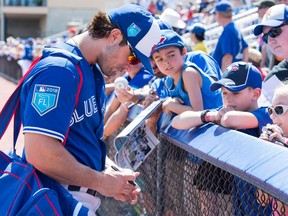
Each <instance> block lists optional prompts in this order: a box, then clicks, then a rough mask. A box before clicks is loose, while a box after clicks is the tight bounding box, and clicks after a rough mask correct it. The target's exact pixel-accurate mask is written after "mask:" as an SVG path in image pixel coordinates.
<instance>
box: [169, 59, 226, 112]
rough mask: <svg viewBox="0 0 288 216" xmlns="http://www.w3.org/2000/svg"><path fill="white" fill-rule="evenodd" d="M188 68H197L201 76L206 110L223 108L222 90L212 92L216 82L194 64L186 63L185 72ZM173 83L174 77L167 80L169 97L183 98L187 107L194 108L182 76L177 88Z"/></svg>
mask: <svg viewBox="0 0 288 216" xmlns="http://www.w3.org/2000/svg"><path fill="white" fill-rule="evenodd" d="M187 67H193V68H195V69H196V70H197V71H198V72H199V74H200V75H201V78H202V87H201V94H202V101H203V107H204V109H212V108H216V107H219V106H221V105H222V95H221V90H220V89H218V90H217V91H215V92H212V91H210V85H211V84H212V83H213V82H214V80H213V79H212V78H211V77H210V76H208V75H207V74H205V73H203V72H202V70H201V69H200V68H199V67H198V66H197V65H195V64H194V63H191V62H186V63H185V65H184V66H183V69H184V70H185V69H186V68H187ZM173 83H174V80H173V78H172V77H167V78H166V79H165V86H166V88H167V89H168V95H169V97H178V98H181V99H182V100H183V102H184V104H185V105H187V106H192V107H193V104H190V99H189V95H188V93H187V92H186V91H185V90H184V86H183V77H182V74H181V76H180V79H179V81H178V83H177V85H176V86H175V87H174V86H173Z"/></svg>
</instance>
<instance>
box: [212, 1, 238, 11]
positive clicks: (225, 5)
mask: <svg viewBox="0 0 288 216" xmlns="http://www.w3.org/2000/svg"><path fill="white" fill-rule="evenodd" d="M216 11H217V12H232V11H233V6H232V4H231V2H229V1H220V2H218V3H217V4H216V6H215V7H214V8H213V9H212V10H211V11H210V14H213V13H215V12H216Z"/></svg>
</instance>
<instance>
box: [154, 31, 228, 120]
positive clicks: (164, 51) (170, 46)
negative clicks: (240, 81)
mask: <svg viewBox="0 0 288 216" xmlns="http://www.w3.org/2000/svg"><path fill="white" fill-rule="evenodd" d="M161 35H162V37H161V40H160V42H159V43H158V44H157V46H156V47H155V48H154V50H153V51H152V53H151V54H152V59H153V60H154V61H155V63H156V65H157V67H158V69H159V70H160V71H161V73H163V74H165V75H166V76H167V77H166V78H165V80H163V81H164V83H165V87H166V91H167V97H168V98H167V99H166V101H165V102H164V103H163V111H164V113H176V114H180V113H182V112H184V111H188V110H194V111H199V110H203V109H212V108H216V107H218V106H220V105H221V104H222V101H221V92H220V91H219V90H216V91H214V92H211V91H210V89H209V87H210V85H211V84H212V83H213V82H214V80H213V79H212V78H211V77H210V76H209V75H207V74H206V73H204V72H203V71H202V70H201V69H200V68H199V67H198V66H197V65H196V64H194V63H192V62H189V61H185V59H186V54H187V49H186V47H185V45H184V43H183V41H182V39H181V37H180V36H179V35H178V34H177V33H176V32H174V31H172V30H161ZM159 97H161V96H160V95H159Z"/></svg>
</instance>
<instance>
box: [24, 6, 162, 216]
mask: <svg viewBox="0 0 288 216" xmlns="http://www.w3.org/2000/svg"><path fill="white" fill-rule="evenodd" d="M160 36H161V35H160V29H159V26H158V24H157V22H156V20H155V19H154V18H153V16H152V14H151V13H149V12H148V11H146V10H145V9H143V8H142V7H140V6H138V5H134V4H128V5H124V6H122V7H119V8H117V9H115V10H112V11H111V12H110V13H109V14H106V13H103V12H99V13H98V14H97V15H95V16H94V17H93V19H92V20H91V22H90V24H89V26H88V28H87V31H85V32H83V33H81V34H79V35H76V36H74V37H73V38H71V39H70V40H68V41H66V42H64V43H59V44H57V45H56V46H55V47H47V48H45V49H44V51H43V55H42V58H41V59H40V61H39V62H38V63H37V64H36V65H35V67H34V68H33V69H32V70H31V72H30V73H29V74H28V76H27V77H26V79H25V80H24V84H23V87H22V90H21V101H20V103H21V110H20V113H21V120H22V123H23V132H24V137H25V143H24V146H25V158H26V159H27V161H28V162H29V163H31V164H32V165H33V166H34V167H35V168H36V169H37V170H39V171H40V172H41V180H42V182H43V184H44V186H45V187H49V188H53V189H55V190H57V188H58V187H59V185H60V184H61V185H62V186H63V187H64V188H65V189H67V191H68V192H69V193H70V195H71V196H72V195H73V198H75V199H76V200H78V201H79V205H77V206H71V205H67V203H66V205H65V204H62V205H61V206H62V207H63V209H62V210H63V214H64V215H78V211H79V209H80V207H81V206H84V207H86V208H89V213H88V214H89V215H93V214H95V211H96V210H97V208H98V207H99V205H100V199H99V197H98V196H97V194H98V193H100V194H102V195H104V196H108V197H113V198H115V199H117V200H121V201H124V202H125V201H130V203H131V204H135V203H137V195H139V193H140V189H138V188H137V187H135V186H134V185H132V184H130V183H129V182H128V181H134V180H135V178H136V177H137V176H138V175H139V173H137V172H135V173H134V172H132V171H127V170H126V171H125V172H120V171H115V170H113V169H112V168H111V165H114V166H116V165H115V164H113V162H112V161H111V160H109V159H108V158H106V144H105V142H104V141H103V119H104V113H105V108H106V96H105V84H104V79H103V75H102V74H104V75H105V76H111V75H113V74H114V73H116V72H117V71H119V70H124V69H125V68H126V67H127V65H128V64H135V63H136V62H139V59H140V61H141V62H142V63H143V64H144V66H145V67H146V68H147V69H148V70H150V72H151V73H152V68H151V64H150V60H149V56H150V53H151V50H152V47H153V46H154V45H155V44H157V43H158V42H159V40H160ZM75 65H78V66H79V67H80V69H81V73H80V72H79V70H77V68H76V67H75ZM80 80H82V87H81V89H80V88H79V90H77V89H78V84H79V83H80ZM77 91H79V92H80V94H79V98H77V99H76V95H78V94H77ZM76 101H77V103H76ZM119 170H121V169H120V168H119ZM48 182H49V183H50V184H49V185H48ZM51 182H55V184H51ZM59 183H60V184H59Z"/></svg>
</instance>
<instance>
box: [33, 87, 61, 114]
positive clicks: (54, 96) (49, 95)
mask: <svg viewBox="0 0 288 216" xmlns="http://www.w3.org/2000/svg"><path fill="white" fill-rule="evenodd" d="M59 93H60V87H58V86H51V85H42V84H36V85H35V88H34V92H33V98H32V106H33V107H34V109H35V110H36V111H37V112H38V114H39V115H40V116H43V115H45V114H46V113H48V112H50V111H51V110H53V109H54V108H56V107H57V103H58V98H59Z"/></svg>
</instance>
